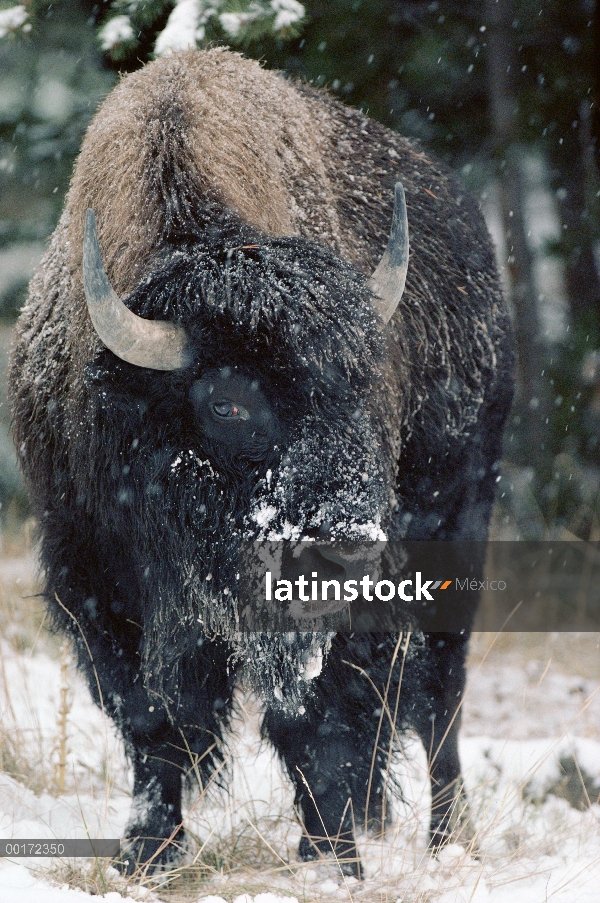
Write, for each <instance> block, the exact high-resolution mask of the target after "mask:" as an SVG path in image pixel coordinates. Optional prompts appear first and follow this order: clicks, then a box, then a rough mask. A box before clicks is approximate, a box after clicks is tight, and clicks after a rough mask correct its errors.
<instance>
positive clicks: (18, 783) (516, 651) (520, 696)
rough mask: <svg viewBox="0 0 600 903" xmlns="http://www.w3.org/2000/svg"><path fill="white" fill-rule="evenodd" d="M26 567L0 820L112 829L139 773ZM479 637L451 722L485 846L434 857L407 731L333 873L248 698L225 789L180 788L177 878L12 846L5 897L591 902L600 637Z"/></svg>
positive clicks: (8, 833) (72, 829)
mask: <svg viewBox="0 0 600 903" xmlns="http://www.w3.org/2000/svg"><path fill="white" fill-rule="evenodd" d="M26 571H27V567H26V562H20V563H16V564H12V565H10V564H9V563H7V562H4V563H2V562H0V590H2V592H1V593H0V610H2V605H1V603H2V598H4V602H5V604H4V615H3V633H4V636H5V638H4V639H3V640H2V641H1V644H0V711H1V713H2V722H1V724H2V731H1V734H0V744H1V745H0V753H1V758H0V838H13V837H14V838H16V837H18V838H35V839H41V838H49V839H51V838H69V837H72V838H75V837H86V836H92V837H93V836H96V837H118V836H122V833H123V829H124V826H125V823H126V820H127V814H128V809H129V804H130V798H129V787H130V783H131V782H130V775H129V773H128V769H127V764H126V762H125V760H124V756H123V752H122V748H121V745H120V742H119V740H118V738H117V737H116V735H115V732H114V731H113V729H112V725H111V724H110V723H109V722H108V720H107V719H105V718H104V717H103V715H102V713H101V712H100V711H99V710H97V709H96V708H95V706H94V705H93V704H92V703H91V701H90V698H89V695H88V691H87V689H86V687H85V686H84V684H83V682H82V680H81V679H80V678H79V676H78V675H77V674H76V672H75V671H74V669H73V667H72V664H70V663H69V662H68V660H67V655H66V653H65V651H64V650H63V652H62V654H61V652H60V650H59V647H58V644H57V643H56V642H54V641H52V640H51V639H48V638H47V637H45V635H44V632H43V631H41V632H39V630H38V628H37V627H36V621H35V617H34V616H31V617H30V616H29V615H27V614H24V613H23V612H27V605H28V604H29V603H28V600H27V599H26V598H25V599H24V600H21V599H20V598H19V596H27V595H28V594H30V592H31V588H30V587H31V574H27V573H26ZM20 575H21V576H20ZM17 581H20V583H17ZM15 599H16V600H17V602H16V603H15ZM6 600H8V602H7V601H6ZM11 600H12V601H11ZM21 606H22V607H21ZM28 617H29V618H30V622H28V621H27V618H28ZM11 619H12V620H11ZM38 621H39V616H38ZM28 625H29V626H28ZM489 644H490V638H489V637H487V635H486V636H484V637H483V636H478V637H476V638H475V642H474V650H473V655H472V661H471V664H470V678H469V688H468V693H467V697H466V700H465V706H464V724H463V730H462V740H461V758H462V762H463V771H464V774H465V779H466V783H467V790H468V794H469V800H470V807H471V814H472V820H473V823H474V825H475V826H476V842H477V850H475V849H471V850H466V849H465V848H464V847H463V846H459V845H457V844H454V845H452V846H450V847H447V848H446V849H445V850H444V851H443V852H442V853H441V854H440V856H439V857H438V858H437V859H433V858H431V857H430V856H429V855H428V854H427V852H426V849H425V847H426V836H427V820H428V809H429V803H430V794H429V788H428V781H427V778H426V766H425V755H424V752H423V749H422V748H421V746H420V744H419V743H418V742H417V741H416V739H414V738H411V737H409V738H407V739H406V743H405V757H404V759H402V760H401V761H400V762H399V763H398V765H397V766H396V768H397V769H398V771H399V773H400V775H401V778H402V784H403V787H404V793H405V800H404V801H403V803H402V804H396V805H395V807H394V817H393V822H392V826H391V827H390V828H389V829H388V830H387V832H386V836H385V838H384V839H377V838H374V837H366V836H364V835H363V836H361V837H360V839H359V845H360V851H361V856H362V860H363V866H364V870H365V873H366V879H365V881H364V882H361V883H359V882H357V881H355V880H354V879H348V878H346V879H342V878H341V877H340V876H339V875H338V874H337V872H336V867H335V863H333V862H325V863H322V864H317V865H315V864H305V863H299V862H297V858H296V853H295V851H296V848H297V844H298V841H299V839H300V829H299V827H298V824H297V822H296V820H295V818H294V815H293V805H292V802H293V800H292V792H291V789H290V786H289V784H288V782H287V781H286V780H285V778H284V777H283V775H282V773H281V769H280V767H279V765H278V763H277V762H276V761H275V759H274V757H273V756H272V754H271V752H270V750H269V749H268V748H267V747H265V746H264V745H261V744H260V741H259V739H258V731H257V726H258V714H259V713H258V709H257V706H256V703H255V702H254V701H253V700H252V699H248V698H244V699H241V700H240V704H241V706H242V708H243V709H245V710H246V716H247V717H246V718H245V719H244V718H243V717H242V716H240V719H239V721H238V723H237V724H236V726H235V730H234V732H233V735H232V738H231V741H230V747H229V753H230V756H229V759H230V770H231V780H230V782H229V786H230V792H229V794H225V793H224V792H222V791H218V790H216V789H213V788H208V790H207V792H206V793H205V794H204V795H203V797H202V798H198V795H196V797H195V798H193V799H191V800H190V803H189V812H188V817H187V824H188V828H189V832H190V834H191V835H192V837H193V846H192V847H191V850H190V855H189V857H188V858H189V862H188V864H187V867H186V868H184V869H182V870H180V873H179V875H178V877H176V878H175V879H174V881H173V884H172V885H171V886H170V887H169V888H167V887H157V886H156V885H151V883H150V882H146V883H144V882H143V881H142V883H141V884H140V883H139V882H138V881H132V880H129V881H127V882H126V881H125V880H124V879H122V878H121V877H120V876H119V875H118V874H117V872H116V871H115V870H114V869H112V868H111V867H109V866H108V865H106V864H104V865H102V867H101V868H99V867H97V866H96V865H95V864H94V863H93V862H91V861H88V860H78V861H74V860H71V861H70V862H68V861H64V860H43V861H40V860H37V861H34V860H25V859H14V860H9V859H4V860H1V861H0V903H63V901H64V903H69V901H73V903H75V901H79V903H84V901H87V900H100V899H103V900H105V901H108V903H123V901H124V900H131V901H133V900H135V901H141V900H147V901H154V900H158V899H172V900H175V901H179V900H181V901H183V900H186V901H193V903H223V901H225V903H232V901H236V903H283V901H285V900H287V901H292V900H294V899H296V900H297V901H307V903H310V901H323V900H331V901H335V900H342V899H347V900H356V901H369V903H370V901H373V900H375V899H377V900H378V901H390V903H395V901H407V903H408V901H411V903H412V901H414V903H538V901H539V903H546V901H553V903H574V901H577V903H600V805H599V804H598V802H594V800H597V799H598V795H599V794H600V661H599V659H600V656H599V654H598V641H597V638H594V637H591V636H582V637H579V638H577V637H572V636H567V637H563V638H561V637H556V636H555V637H550V638H548V637H544V638H537V639H536V638H532V637H531V636H530V637H518V636H514V637H512V638H511V637H506V636H505V637H503V638H501V641H500V642H498V643H496V646H497V648H492V650H491V651H487V652H486V649H487V647H488V646H489ZM65 698H66V699H67V708H68V715H67V716H66V724H67V740H68V744H67V745H68V754H67V757H66V766H67V767H66V772H65V778H64V780H65V787H64V790H63V791H62V792H59V790H58V788H59V786H60V775H59V772H58V763H59V760H60V758H61V755H60V737H61V729H60V727H59V721H60V719H59V714H58V713H59V709H60V707H61V703H64V700H65ZM64 720H65V719H64V718H63V721H64ZM63 758H64V756H63ZM561 763H562V764H561ZM194 855H195V856H196V863H195V865H194V863H193V857H194Z"/></svg>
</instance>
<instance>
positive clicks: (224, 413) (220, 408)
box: [212, 401, 250, 420]
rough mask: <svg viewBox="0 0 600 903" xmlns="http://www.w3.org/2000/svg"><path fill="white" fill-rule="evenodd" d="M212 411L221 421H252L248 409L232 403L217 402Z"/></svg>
mask: <svg viewBox="0 0 600 903" xmlns="http://www.w3.org/2000/svg"><path fill="white" fill-rule="evenodd" d="M212 410H213V413H214V414H215V415H216V417H217V418H218V419H219V420H250V414H249V413H248V411H247V410H246V408H244V407H242V405H241V404H234V403H233V402H232V401H217V402H215V404H213V405H212Z"/></svg>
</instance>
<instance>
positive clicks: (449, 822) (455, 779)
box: [414, 633, 473, 850]
mask: <svg viewBox="0 0 600 903" xmlns="http://www.w3.org/2000/svg"><path fill="white" fill-rule="evenodd" d="M426 641H427V643H428V646H429V652H428V654H427V656H426V661H427V666H428V675H427V678H426V686H425V687H424V690H425V693H424V696H425V699H426V702H427V704H426V706H425V709H424V710H423V709H419V711H418V713H416V714H415V716H414V727H415V729H416V731H417V733H418V734H419V737H420V739H421V741H422V743H423V745H424V747H425V751H426V753H427V762H428V766H429V776H430V779H431V797H432V803H431V829H430V846H431V848H432V849H433V850H437V849H439V848H440V847H442V846H443V845H444V844H445V843H448V842H449V841H450V840H454V841H470V840H471V839H472V836H473V832H472V828H471V824H470V820H469V810H468V806H467V802H466V797H465V794H464V787H463V779H462V775H461V769H460V760H459V755H458V733H459V728H460V722H461V706H462V698H463V693H464V689H465V680H466V674H465V657H466V651H467V639H466V638H465V637H464V636H460V635H458V634H441V633H440V634H427V635H426Z"/></svg>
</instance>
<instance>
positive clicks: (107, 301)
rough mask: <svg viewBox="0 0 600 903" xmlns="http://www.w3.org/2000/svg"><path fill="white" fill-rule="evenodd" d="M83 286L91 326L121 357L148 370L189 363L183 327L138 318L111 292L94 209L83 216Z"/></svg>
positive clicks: (114, 352) (178, 366)
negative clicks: (103, 261) (92, 325)
mask: <svg viewBox="0 0 600 903" xmlns="http://www.w3.org/2000/svg"><path fill="white" fill-rule="evenodd" d="M83 285H84V289H85V299H86V301H87V306H88V310H89V312H90V317H91V318H92V323H93V324H94V329H95V330H96V332H97V333H98V335H99V337H100V339H101V340H102V341H103V342H104V344H105V345H106V347H107V348H109V349H110V351H112V353H113V354H116V356H117V357H120V358H121V360H123V361H127V362H128V363H130V364H135V365H136V366H137V367H149V368H150V369H151V370H180V369H181V368H182V367H186V366H187V365H188V364H189V363H190V360H191V354H190V350H189V342H188V338H187V334H186V331H185V329H184V328H183V327H182V326H176V325H175V324H173V323H165V322H162V321H155V320H144V318H143V317H138V316H137V315H136V314H134V313H133V311H131V310H129V308H128V307H126V306H125V304H123V302H122V301H121V299H120V298H119V297H118V295H117V294H116V292H115V291H114V289H113V287H112V285H111V284H110V282H109V280H108V276H107V275H106V271H105V269H104V264H103V263H102V253H101V251H100V244H99V242H98V233H97V231H96V217H95V215H94V211H93V210H88V211H87V213H86V215H85V234H84V238H83Z"/></svg>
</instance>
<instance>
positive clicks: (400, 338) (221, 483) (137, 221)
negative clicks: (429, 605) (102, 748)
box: [10, 49, 512, 875]
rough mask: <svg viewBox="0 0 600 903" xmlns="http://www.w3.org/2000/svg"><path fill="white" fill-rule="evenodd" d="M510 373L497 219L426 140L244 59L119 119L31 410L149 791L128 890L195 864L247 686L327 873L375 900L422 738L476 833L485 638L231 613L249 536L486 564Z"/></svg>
mask: <svg viewBox="0 0 600 903" xmlns="http://www.w3.org/2000/svg"><path fill="white" fill-rule="evenodd" d="M400 183H401V184H400ZM402 186H403V189H402ZM407 219H408V228H409V229H410V262H409V263H408V234H407ZM390 230H391V231H390ZM388 236H389V239H388ZM511 370H512V344H511V331H510V324H509V318H508V316H507V311H506V307H505V305H504V302H503V299H502V294H501V290H500V286H499V283H498V277H497V273H496V269H495V264H494V255H493V251H492V247H491V243H490V239H489V237H488V234H487V232H486V228H485V225H484V222H483V219H482V217H481V214H480V212H479V210H478V207H477V205H476V203H475V202H474V200H473V199H472V198H471V197H470V196H469V195H468V193H467V192H466V191H465V189H464V188H463V186H462V184H461V183H460V182H459V181H458V180H457V179H456V178H455V177H454V176H453V175H452V174H451V173H450V172H449V171H448V170H447V169H446V168H445V167H444V166H442V165H441V164H439V163H437V162H435V161H434V160H431V159H430V158H429V155H428V154H427V153H425V152H424V151H423V150H422V149H421V148H420V147H419V146H418V145H417V144H416V143H414V142H412V141H409V140H406V139H405V138H402V137H400V136H399V135H398V134H396V133H395V132H392V131H390V130H388V129H386V128H384V127H383V126H381V125H379V124H378V123H376V122H373V121H372V120H370V119H369V118H368V117H367V116H366V115H364V114H363V113H361V112H359V111H357V110H353V109H349V108H348V107H346V106H344V105H342V104H341V103H339V102H337V101H336V100H335V99H334V98H332V97H331V96H330V95H329V94H328V93H327V92H325V91H320V90H316V89H314V88H313V87H311V86H309V85H307V84H302V83H296V82H291V81H289V80H287V79H286V78H285V77H283V76H282V75H280V74H276V73H273V72H269V71H266V70H265V69H263V68H261V66H260V65H258V64H257V63H256V62H253V61H251V60H247V59H244V58H243V57H242V56H240V55H237V54H234V53H232V52H229V51H226V50H223V49H213V50H209V51H204V52H201V51H187V52H183V53H175V54H173V55H171V56H169V57H167V58H163V59H160V60H157V61H155V62H152V63H150V64H149V65H147V66H146V67H145V68H143V69H142V70H140V71H139V72H136V73H134V74H131V75H128V76H127V77H125V78H123V79H122V81H121V82H120V83H119V85H118V86H117V87H116V88H115V89H114V90H113V91H112V93H111V94H110V95H109V96H108V98H107V99H106V100H105V101H104V103H103V104H102V106H101V107H100V109H99V111H98V113H97V114H96V116H95V118H94V120H93V121H92V123H91V125H90V127H89V129H88V131H87V134H86V136H85V139H84V141H83V146H82V149H81V153H80V155H79V158H78V161H77V164H76V166H75V171H74V175H73V179H72V183H71V187H70V190H69V193H68V196H67V200H66V204H65V209H64V213H63V215H62V217H61V219H60V222H59V224H58V226H57V228H56V230H55V232H54V235H53V237H52V240H51V242H50V246H49V248H48V251H47V253H46V254H45V257H44V258H43V261H42V263H41V266H40V268H39V270H38V272H37V274H36V275H35V276H34V278H33V280H32V283H31V288H30V293H29V298H28V301H27V303H26V305H25V307H24V309H23V311H22V313H21V316H20V319H19V323H18V326H17V332H16V343H15V346H14V350H13V354H12V363H11V369H10V385H11V395H12V411H13V424H14V437H15V441H16V446H17V449H18V454H19V458H20V462H21V465H22V468H23V471H24V474H25V478H26V481H27V484H28V487H29V490H30V494H31V499H32V504H33V506H34V510H35V512H36V515H37V518H38V519H39V531H40V554H41V563H42V567H43V574H44V580H45V590H44V592H45V598H46V600H47V604H48V606H49V610H50V612H51V614H52V617H53V621H54V624H55V626H56V628H57V629H59V630H61V631H63V632H64V633H66V634H68V635H69V636H70V638H71V640H72V643H73V645H74V648H75V650H76V654H77V658H78V665H79V667H80V669H81V670H82V671H83V672H84V674H85V675H86V677H87V680H88V683H89V687H90V691H91V694H92V696H93V698H94V700H95V702H96V703H97V704H99V705H102V706H103V707H104V709H105V711H106V712H107V713H108V714H109V715H110V717H111V718H112V719H113V720H114V721H115V723H116V724H117V725H118V728H119V729H120V731H121V733H122V735H123V738H124V742H125V747H126V750H127V753H128V755H129V756H130V758H131V761H132V764H133V770H134V788H133V809H132V816H131V820H130V824H129V827H128V832H127V835H128V838H129V843H130V847H129V858H128V859H127V862H128V863H129V865H128V867H129V868H130V869H131V868H132V867H133V864H134V863H135V862H136V861H139V862H144V863H151V866H149V867H156V866H160V867H163V866H164V865H165V864H166V863H169V862H171V861H173V860H174V857H175V856H176V851H177V849H178V848H179V847H180V846H181V844H182V842H183V839H184V829H183V827H182V789H183V778H184V776H188V775H190V774H191V775H195V776H197V777H198V778H199V780H200V781H201V782H202V783H203V784H205V783H206V782H207V781H208V780H210V778H211V776H214V775H215V774H216V773H217V772H218V773H221V771H222V768H221V766H222V763H223V760H224V752H223V744H224V737H225V733H226V729H227V726H228V721H229V718H230V714H231V711H232V701H233V696H234V688H235V685H236V682H239V680H240V679H241V676H242V675H243V674H244V673H247V674H249V675H250V681H251V684H252V685H253V686H254V687H255V688H257V689H258V691H259V692H260V693H261V694H262V699H263V705H264V720H263V723H262V733H263V737H264V738H266V739H268V740H269V741H270V742H271V743H272V744H273V745H274V747H275V749H276V751H277V753H278V755H279V756H280V758H281V761H282V763H283V765H284V766H285V768H286V769H287V772H288V773H289V776H290V779H291V781H292V783H293V785H294V787H295V794H296V805H297V808H298V811H299V812H300V814H301V817H302V821H303V836H302V840H301V843H300V850H299V855H300V858H301V859H305V860H306V859H310V858H315V857H318V856H319V855H323V854H327V853H330V852H333V853H334V854H335V855H336V857H337V859H338V861H339V862H340V864H341V867H342V869H343V870H344V871H348V872H350V873H353V874H355V875H360V860H359V858H358V855H357V850H356V841H355V836H354V829H353V826H354V825H355V824H360V823H363V824H365V825H369V824H370V825H376V824H380V826H381V825H382V824H383V823H384V822H385V820H386V819H385V808H386V799H385V797H386V787H387V780H388V779H387V777H386V770H387V766H388V764H389V762H388V750H389V748H390V745H393V743H394V741H395V738H396V737H397V736H398V733H399V731H401V730H402V729H404V728H407V727H410V728H412V729H414V730H416V732H417V733H418V735H419V736H420V738H421V739H422V741H423V743H424V745H425V748H426V750H427V753H428V757H429V768H430V776H431V782H432V791H433V804H432V815H431V845H432V848H433V849H435V848H437V847H439V846H440V845H441V844H443V843H444V842H445V841H446V840H447V839H448V838H449V837H450V836H453V831H455V830H457V829H458V827H459V823H460V822H461V815H462V814H463V813H464V806H463V803H462V802H461V799H462V798H461V793H462V789H461V773H460V764H459V758H458V746H457V736H458V728H459V722H460V711H459V710H460V701H461V696H462V693H463V689H464V685H465V655H466V650H467V643H468V632H469V631H468V630H464V631H463V632H462V633H456V634H451V633H448V634H436V633H427V632H422V631H421V632H419V631H416V632H414V633H413V634H412V635H411V636H410V640H409V641H408V639H407V637H408V634H405V635H404V639H403V640H402V641H401V640H400V637H399V635H394V634H389V633H359V632H351V631H349V632H339V633H336V634H335V635H331V634H321V633H315V632H313V633H301V632H297V633H292V634H289V633H285V634H281V635H277V634H272V633H269V632H263V633H259V634H252V633H244V634H243V635H242V634H241V633H240V632H236V628H235V624H232V623H231V621H230V614H231V605H232V604H235V598H236V592H237V590H236V579H237V568H238V555H239V550H240V543H241V542H242V541H246V540H248V539H265V538H267V539H268V538H273V537H281V538H284V539H305V538H309V539H312V540H313V541H316V542H318V541H320V540H323V541H324V540H328V539H344V540H352V539H357V538H358V539H361V540H365V539H366V540H379V539H382V538H383V537H387V538H388V539H405V540H455V539H461V540H464V539H467V540H468V539H478V540H482V539H485V538H486V537H487V533H488V524H489V519H490V513H491V509H492V504H493V499H494V489H495V484H496V481H497V479H498V470H499V461H500V456H501V435H502V429H503V424H504V421H505V418H506V416H507V412H508V410H509V406H510V401H511V391H512V377H511ZM401 682H402V692H400V683H401ZM386 696H387V699H389V700H391V701H392V702H393V704H392V702H390V704H389V705H387V706H386V705H383V706H382V699H384V698H385V697H386ZM457 801H458V802H457ZM462 821H464V816H463V817H462Z"/></svg>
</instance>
